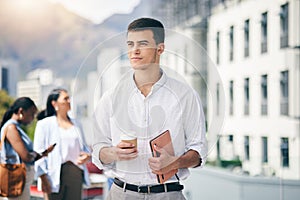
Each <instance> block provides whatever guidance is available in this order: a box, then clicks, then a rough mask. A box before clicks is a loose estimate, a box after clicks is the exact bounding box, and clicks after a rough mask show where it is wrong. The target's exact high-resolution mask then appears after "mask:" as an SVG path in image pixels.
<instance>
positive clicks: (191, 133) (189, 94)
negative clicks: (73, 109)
mask: <svg viewBox="0 0 300 200" xmlns="http://www.w3.org/2000/svg"><path fill="white" fill-rule="evenodd" d="M133 77H134V76H133V71H131V72H130V73H129V75H128V74H126V75H125V76H123V78H122V79H121V80H120V82H119V83H118V84H117V86H116V87H115V88H114V89H112V90H109V91H108V92H106V93H105V94H104V95H103V97H102V98H101V100H100V102H99V104H98V105H97V108H96V110H95V113H94V138H93V142H94V143H93V162H94V163H95V164H96V165H97V166H98V167H99V168H101V169H104V170H111V172H112V174H113V176H115V177H118V178H119V179H121V180H123V181H125V182H128V183H132V184H137V185H143V184H157V183H158V181H157V176H156V174H153V173H152V170H151V169H150V167H149V164H148V158H149V157H151V156H152V153H151V148H150V144H149V141H150V140H151V139H153V138H155V137H156V136H158V135H159V134H161V133H162V132H164V131H166V130H169V131H170V134H171V138H172V143H173V148H174V152H175V156H178V157H179V156H181V155H183V154H184V153H185V152H187V151H188V150H195V151H196V152H198V153H199V155H200V156H201V158H202V164H201V165H203V164H204V163H205V160H206V157H207V140H206V130H205V118H204V114H203V109H202V105H201V101H200V98H199V96H198V94H197V93H196V92H195V91H194V90H193V89H192V88H191V87H189V86H188V85H186V84H184V83H182V82H179V81H177V80H175V79H172V78H170V77H167V75H166V74H165V73H164V72H163V71H162V76H161V78H160V80H159V81H158V82H156V83H155V84H154V85H153V86H152V89H151V91H150V93H149V94H148V95H147V96H146V97H145V96H144V95H143V94H142V93H141V92H140V90H139V89H138V88H137V87H136V84H135V82H134V78H133ZM121 134H130V135H137V138H138V142H137V149H138V157H137V158H135V159H133V160H128V161H116V162H114V163H111V164H108V165H105V164H103V163H102V162H101V161H100V160H99V152H100V150H101V149H102V148H103V147H111V146H116V145H117V144H118V143H119V142H120V141H121V139H120V135H121ZM177 175H178V177H179V179H185V178H186V177H187V176H188V175H189V171H188V169H186V168H184V169H179V171H178V173H177ZM171 181H177V179H176V178H175V177H172V178H171V179H170V180H169V181H168V182H171Z"/></svg>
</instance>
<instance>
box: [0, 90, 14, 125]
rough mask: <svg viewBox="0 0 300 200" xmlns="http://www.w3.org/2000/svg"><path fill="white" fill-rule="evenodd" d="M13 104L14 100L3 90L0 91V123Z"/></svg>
mask: <svg viewBox="0 0 300 200" xmlns="http://www.w3.org/2000/svg"><path fill="white" fill-rule="evenodd" d="M13 102H14V98H12V97H11V96H9V95H8V94H7V92H6V91H5V90H0V118H1V119H0V121H2V117H3V115H4V113H5V112H6V110H7V109H8V108H9V106H10V105H11V104H12V103H13Z"/></svg>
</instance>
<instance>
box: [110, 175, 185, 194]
mask: <svg viewBox="0 0 300 200" xmlns="http://www.w3.org/2000/svg"><path fill="white" fill-rule="evenodd" d="M114 183H115V184H116V185H117V186H119V187H121V188H123V191H125V190H130V191H134V192H139V193H161V192H172V191H181V190H182V189H183V185H180V183H179V182H174V183H165V184H159V185H141V186H138V185H133V184H129V183H125V182H123V181H121V180H120V179H118V178H115V179H114Z"/></svg>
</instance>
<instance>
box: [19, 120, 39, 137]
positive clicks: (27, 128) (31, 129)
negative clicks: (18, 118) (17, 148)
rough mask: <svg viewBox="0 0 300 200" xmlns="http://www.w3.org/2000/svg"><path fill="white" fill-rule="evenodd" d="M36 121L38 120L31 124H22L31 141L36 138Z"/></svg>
mask: <svg viewBox="0 0 300 200" xmlns="http://www.w3.org/2000/svg"><path fill="white" fill-rule="evenodd" d="M36 122H37V120H36V119H35V120H33V121H32V123H31V124H29V125H27V126H22V129H23V130H24V131H25V133H27V135H28V136H29V138H30V139H31V141H33V139H34V131H35V126H36Z"/></svg>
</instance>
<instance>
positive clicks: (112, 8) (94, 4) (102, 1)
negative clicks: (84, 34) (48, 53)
mask: <svg viewBox="0 0 300 200" xmlns="http://www.w3.org/2000/svg"><path fill="white" fill-rule="evenodd" d="M49 1H51V2H54V3H55V2H58V3H61V4H62V5H64V6H65V7H66V8H67V9H68V10H70V11H72V12H75V13H76V14H78V15H80V16H82V17H84V18H87V19H89V20H91V21H92V22H94V23H96V24H98V23H101V22H102V21H103V20H105V19H106V18H107V17H109V16H111V15H112V14H114V13H130V12H131V11H132V10H133V8H134V7H135V6H136V5H138V3H139V2H140V0H49Z"/></svg>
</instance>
